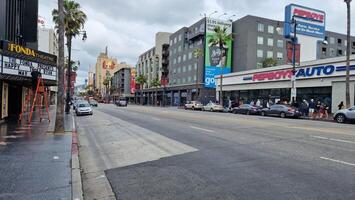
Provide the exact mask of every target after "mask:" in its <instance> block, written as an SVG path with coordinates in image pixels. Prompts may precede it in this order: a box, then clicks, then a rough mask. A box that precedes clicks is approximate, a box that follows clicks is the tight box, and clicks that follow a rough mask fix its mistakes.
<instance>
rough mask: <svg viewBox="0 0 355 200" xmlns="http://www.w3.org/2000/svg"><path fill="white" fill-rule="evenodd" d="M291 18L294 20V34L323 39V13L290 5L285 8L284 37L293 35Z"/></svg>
mask: <svg viewBox="0 0 355 200" xmlns="http://www.w3.org/2000/svg"><path fill="white" fill-rule="evenodd" d="M292 18H294V19H295V20H296V24H297V26H296V34H301V35H307V36H311V37H316V38H322V39H324V34H325V12H324V11H321V10H316V9H313V8H308V7H304V6H300V5H295V4H290V5H288V6H286V8H285V25H284V35H285V37H287V38H289V37H291V36H292V34H293V24H292Z"/></svg>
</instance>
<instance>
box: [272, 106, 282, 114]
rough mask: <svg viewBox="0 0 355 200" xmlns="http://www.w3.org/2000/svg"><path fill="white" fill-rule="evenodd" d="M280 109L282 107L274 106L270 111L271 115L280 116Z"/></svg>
mask: <svg viewBox="0 0 355 200" xmlns="http://www.w3.org/2000/svg"><path fill="white" fill-rule="evenodd" d="M280 109H281V106H280V105H272V106H271V107H270V110H269V115H278V114H279V110H280Z"/></svg>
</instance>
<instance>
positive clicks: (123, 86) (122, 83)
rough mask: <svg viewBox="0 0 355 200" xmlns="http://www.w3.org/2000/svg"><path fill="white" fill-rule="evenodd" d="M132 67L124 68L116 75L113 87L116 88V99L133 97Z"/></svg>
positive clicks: (113, 79) (113, 78)
mask: <svg viewBox="0 0 355 200" xmlns="http://www.w3.org/2000/svg"><path fill="white" fill-rule="evenodd" d="M131 70H132V68H131V67H124V68H121V69H120V70H118V71H117V72H115V73H114V75H113V77H112V86H114V88H115V92H114V94H113V95H114V96H115V97H133V94H132V93H131Z"/></svg>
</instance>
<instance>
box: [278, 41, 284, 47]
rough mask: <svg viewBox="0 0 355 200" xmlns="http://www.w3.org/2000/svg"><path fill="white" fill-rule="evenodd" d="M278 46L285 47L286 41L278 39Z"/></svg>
mask: <svg viewBox="0 0 355 200" xmlns="http://www.w3.org/2000/svg"><path fill="white" fill-rule="evenodd" d="M277 47H279V48H283V47H284V41H283V40H277Z"/></svg>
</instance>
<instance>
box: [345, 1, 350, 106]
mask: <svg viewBox="0 0 355 200" xmlns="http://www.w3.org/2000/svg"><path fill="white" fill-rule="evenodd" d="M350 3H351V0H346V7H347V46H346V80H345V105H346V107H347V108H349V107H350Z"/></svg>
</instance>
